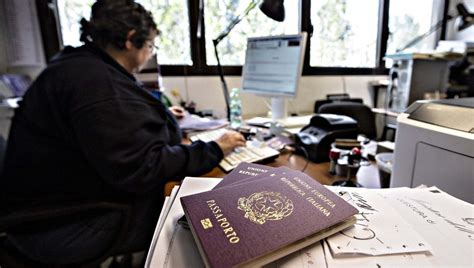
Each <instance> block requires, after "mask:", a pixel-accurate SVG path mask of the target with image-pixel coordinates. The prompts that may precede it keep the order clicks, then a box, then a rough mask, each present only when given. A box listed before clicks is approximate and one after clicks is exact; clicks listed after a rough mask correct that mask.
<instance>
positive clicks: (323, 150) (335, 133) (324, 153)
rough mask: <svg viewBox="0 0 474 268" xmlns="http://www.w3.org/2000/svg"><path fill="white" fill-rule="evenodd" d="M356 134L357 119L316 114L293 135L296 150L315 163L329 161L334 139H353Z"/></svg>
mask: <svg viewBox="0 0 474 268" xmlns="http://www.w3.org/2000/svg"><path fill="white" fill-rule="evenodd" d="M357 134H358V125H357V121H355V120H354V119H352V118H351V117H348V116H345V115H337V114H324V113H321V114H316V115H315V116H313V117H312V118H311V121H310V123H309V125H307V126H305V127H303V128H302V129H301V131H300V132H299V133H297V134H296V135H295V142H296V144H297V145H298V146H297V149H296V152H297V153H298V154H300V155H304V156H305V157H308V159H309V160H311V161H313V162H315V163H320V162H325V161H329V150H330V149H331V144H332V143H333V142H334V141H335V140H336V139H355V138H357Z"/></svg>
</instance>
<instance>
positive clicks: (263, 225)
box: [181, 167, 358, 267]
mask: <svg viewBox="0 0 474 268" xmlns="http://www.w3.org/2000/svg"><path fill="white" fill-rule="evenodd" d="M267 168H268V167H267ZM229 175H230V174H229ZM225 180H226V178H225V179H224V181H225ZM181 204H182V206H183V209H184V212H185V215H186V218H187V221H188V224H189V226H190V229H191V232H192V233H193V236H194V239H195V241H196V244H197V246H198V248H199V251H200V254H201V257H202V259H203V261H204V263H205V264H206V266H207V267H255V266H263V265H265V264H267V263H270V262H272V261H274V260H277V259H279V258H281V257H283V256H286V255H288V254H291V253H293V252H295V251H297V250H299V249H301V248H304V247H306V246H308V245H311V244H313V243H315V242H317V241H319V240H321V239H323V238H325V237H327V236H330V235H332V234H334V233H337V232H338V231H341V230H343V229H345V228H347V227H349V226H351V225H353V224H354V223H355V217H354V215H355V214H356V213H357V212H358V211H357V209H356V208H354V207H353V206H352V205H350V204H349V203H347V202H346V201H344V200H343V199H342V198H340V197H339V196H338V195H336V194H334V193H333V192H331V191H330V190H328V189H327V188H326V187H324V186H323V185H321V184H320V183H318V182H317V181H315V180H314V179H312V178H311V177H309V176H307V175H306V174H304V173H302V172H298V171H294V170H291V169H288V168H275V169H274V170H273V171H267V172H260V173H259V174H255V176H253V177H248V178H247V179H242V180H238V182H235V181H232V183H230V184H228V185H226V186H225V187H220V188H219V187H217V188H215V189H213V190H211V191H208V192H204V193H199V194H195V195H190V196H185V197H182V198H181Z"/></svg>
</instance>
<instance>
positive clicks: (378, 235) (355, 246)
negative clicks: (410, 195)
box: [327, 188, 431, 256]
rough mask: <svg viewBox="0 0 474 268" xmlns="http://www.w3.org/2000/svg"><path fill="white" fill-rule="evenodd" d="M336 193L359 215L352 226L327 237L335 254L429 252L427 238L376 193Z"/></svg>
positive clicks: (357, 191)
mask: <svg viewBox="0 0 474 268" xmlns="http://www.w3.org/2000/svg"><path fill="white" fill-rule="evenodd" d="M336 193H338V194H339V195H340V196H341V197H343V198H344V199H346V201H348V202H350V203H351V204H352V205H353V206H355V207H356V208H357V209H358V210H359V214H358V215H356V217H357V223H356V224H355V225H354V226H353V227H351V228H349V229H347V230H344V231H343V232H341V233H340V235H337V236H332V237H330V238H328V240H327V241H328V244H329V246H330V247H331V250H332V251H333V253H334V254H335V255H344V254H354V253H357V254H364V255H371V256H375V255H387V254H399V253H408V252H423V251H431V247H430V245H429V244H428V243H427V242H426V240H425V239H424V238H423V237H422V236H421V235H419V234H418V233H417V232H416V231H415V230H413V228H412V227H411V226H410V224H408V223H407V222H406V221H405V220H404V219H403V217H402V216H401V215H400V214H399V213H398V212H397V210H395V209H393V208H392V207H391V205H390V204H389V203H388V202H387V201H386V198H384V197H383V196H382V195H380V194H379V193H377V192H375V191H367V190H366V189H347V188H346V189H344V190H339V191H337V192H336Z"/></svg>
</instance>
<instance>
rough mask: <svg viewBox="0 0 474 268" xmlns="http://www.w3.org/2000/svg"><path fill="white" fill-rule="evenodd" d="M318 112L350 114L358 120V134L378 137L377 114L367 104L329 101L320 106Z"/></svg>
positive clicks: (373, 137)
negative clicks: (376, 127)
mask: <svg viewBox="0 0 474 268" xmlns="http://www.w3.org/2000/svg"><path fill="white" fill-rule="evenodd" d="M317 113H323V114H339V115H345V116H349V117H350V118H352V119H354V120H356V121H357V125H358V129H359V130H358V134H364V135H365V136H366V137H367V138H369V139H375V138H376V137H377V133H376V129H375V115H374V113H373V112H372V110H371V109H370V108H369V107H368V106H367V105H364V104H362V103H354V102H334V103H327V104H324V105H322V106H321V107H319V109H318V111H317Z"/></svg>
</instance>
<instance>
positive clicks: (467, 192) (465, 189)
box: [390, 98, 474, 204]
mask: <svg viewBox="0 0 474 268" xmlns="http://www.w3.org/2000/svg"><path fill="white" fill-rule="evenodd" d="M397 121H398V123H397V135H396V139H395V157H394V163H393V171H392V176H391V182H390V187H401V186H408V187H416V186H418V185H420V184H425V185H427V186H432V185H436V186H438V187H439V188H440V189H442V190H444V191H446V192H448V193H449V194H451V195H453V196H455V197H457V198H460V199H462V200H464V201H467V202H469V203H471V204H472V203H474V98H464V99H451V100H443V101H417V102H415V103H413V104H412V105H411V106H410V107H408V109H407V110H406V111H405V112H404V113H402V114H400V115H399V116H398V118H397Z"/></svg>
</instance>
